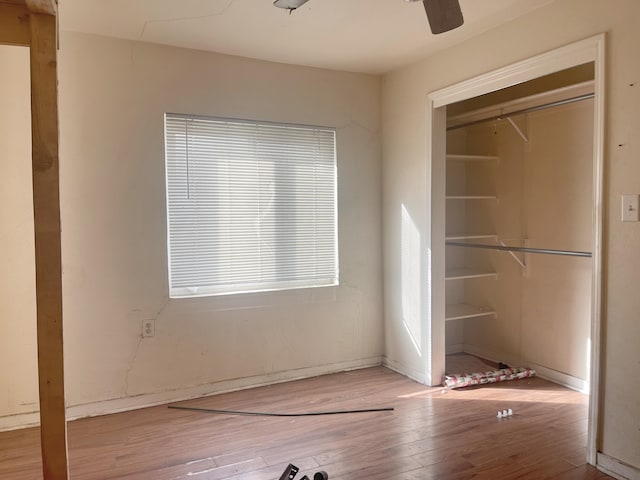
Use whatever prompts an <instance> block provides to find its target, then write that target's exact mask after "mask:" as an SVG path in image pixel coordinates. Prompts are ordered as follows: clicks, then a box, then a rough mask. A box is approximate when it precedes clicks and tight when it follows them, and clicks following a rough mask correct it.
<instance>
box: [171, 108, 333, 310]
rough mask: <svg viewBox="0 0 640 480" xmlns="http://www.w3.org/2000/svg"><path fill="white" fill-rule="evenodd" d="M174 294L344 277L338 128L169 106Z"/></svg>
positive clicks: (276, 287) (262, 287) (275, 287)
mask: <svg viewBox="0 0 640 480" xmlns="http://www.w3.org/2000/svg"><path fill="white" fill-rule="evenodd" d="M165 148H166V170H167V210H168V249H169V287H170V288H169V290H170V296H171V297H173V298H176V297H192V296H203V295H216V294H224V293H241V292H256V291H265V290H281V289H288V288H301V287H314V286H329V285H337V284H338V248H337V208H336V147H335V130H334V129H331V128H325V127H311V126H304V125H285V124H275V123H265V122H255V121H247V120H233V119H224V118H212V117H196V116H186V115H175V114H166V115H165Z"/></svg>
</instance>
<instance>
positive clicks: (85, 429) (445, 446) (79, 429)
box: [0, 367, 610, 480]
mask: <svg viewBox="0 0 640 480" xmlns="http://www.w3.org/2000/svg"><path fill="white" fill-rule="evenodd" d="M181 405H188V406H197V407H205V408H216V409H233V410H250V411H261V412H265V411H266V412H278V413H298V412H310V411H326V410H343V409H368V408H380V407H394V408H395V410H394V411H393V412H375V413H353V414H346V415H328V416H312V417H258V416H237V415H219V414H211V413H202V412H194V411H184V410H174V409H169V408H166V407H153V408H148V409H144V410H138V411H133V412H127V413H121V414H116V415H109V416H104V417H97V418H89V419H83V420H78V421H74V422H70V423H69V452H70V453H69V456H70V468H71V478H72V479H73V480H97V479H122V480H175V479H185V480H186V479H193V480H214V479H224V478H229V479H247V480H278V479H279V478H280V475H281V474H282V472H283V471H284V469H285V467H286V466H287V465H288V464H289V463H293V464H294V465H297V466H298V467H300V473H299V474H298V476H297V477H296V479H297V480H298V479H300V478H301V477H302V475H303V474H306V475H308V476H309V477H310V478H311V479H312V478H313V474H314V473H315V472H316V471H319V470H324V471H326V472H327V473H328V474H329V479H331V480H346V479H350V480H354V479H367V480H376V479H381V480H382V479H385V480H389V479H401V480H430V479H438V480H445V479H460V480H462V479H471V478H474V479H516V478H517V479H544V478H550V479H551V478H552V479H565V480H575V479H598V478H610V477H607V476H606V475H604V474H602V473H599V472H598V471H597V470H595V469H594V468H592V467H590V466H587V465H586V464H585V443H586V424H587V398H586V397H585V396H584V395H582V394H580V393H576V392H573V391H570V390H567V389H564V388H562V387H559V386H557V385H555V384H552V383H549V382H546V381H544V380H541V379H537V378H534V379H526V380H517V381H513V382H505V383H501V384H494V385H491V386H485V387H481V388H475V389H462V390H453V391H448V392H446V393H445V392H443V390H442V389H441V388H427V387H424V386H422V385H419V384H417V383H415V382H413V381H411V380H408V379H407V378H405V377H403V376H401V375H398V374H396V373H394V372H391V371H390V370H387V369H385V368H382V367H379V368H370V369H365V370H359V371H354V372H348V373H341V374H336V375H328V376H324V377H318V378H313V379H308V380H301V381H297V382H291V383H287V384H280V385H273V386H270V387H263V388H257V389H253V390H246V391H242V392H235V393H230V394H224V395H218V396H213V397H209V398H204V399H199V400H194V401H190V402H184V403H182V404H181ZM507 408H511V409H513V412H514V416H513V417H511V418H509V419H502V420H499V419H497V418H496V413H497V411H498V410H499V409H507ZM38 435H39V433H38V430H37V429H27V430H20V431H14V432H5V433H0V478H1V479H6V480H26V479H40V478H42V477H41V473H40V460H39V456H40V455H39V446H38Z"/></svg>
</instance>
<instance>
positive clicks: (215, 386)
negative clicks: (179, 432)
mask: <svg viewBox="0 0 640 480" xmlns="http://www.w3.org/2000/svg"><path fill="white" fill-rule="evenodd" d="M379 365H382V357H380V356H376V357H370V358H363V359H359V360H352V361H348V362H339V363H333V364H329V365H320V366H315V367H307V368H300V369H296V370H288V371H284V372H277V373H269V374H266V375H257V376H253V377H246V378H239V379H234V380H224V381H221V382H216V383H210V384H206V385H197V386H194V387H187V388H180V389H176V390H169V391H164V392H158V393H148V394H143V395H136V396H133V397H124V398H114V399H110V400H103V401H99V402H93V403H87V404H83V405H72V406H67V412H66V413H67V420H69V421H70V420H77V419H79V418H86V417H96V416H99V415H108V414H111V413H119V412H125V411H128V410H137V409H140V408H147V407H154V406H157V405H163V404H166V403H172V402H180V401H184V400H190V399H193V398H199V397H205V396H208V395H217V394H221V393H226V392H233V391H237V390H246V389H248V388H254V387H262V386H265V385H273V384H276V383H283V382H290V381H293V380H301V379H303V378H311V377H317V376H320V375H328V374H330V373H338V372H346V371H350V370H358V369H361V368H368V367H376V366H379ZM39 424H40V415H39V413H38V412H31V413H26V414H18V415H10V416H6V417H0V431H5V430H16V429H19V428H25V427H34V426H38V425H39Z"/></svg>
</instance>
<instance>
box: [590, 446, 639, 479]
mask: <svg viewBox="0 0 640 480" xmlns="http://www.w3.org/2000/svg"><path fill="white" fill-rule="evenodd" d="M596 466H597V467H598V470H600V471H601V472H604V473H606V474H607V475H610V476H612V477H614V478H617V479H618V480H640V470H639V469H637V468H636V467H632V466H631V465H627V464H626V463H624V462H621V461H620V460H616V459H615V458H613V457H610V456H609V455H606V454H604V453H600V452H598V457H597V465H596Z"/></svg>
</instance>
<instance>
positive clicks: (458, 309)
mask: <svg viewBox="0 0 640 480" xmlns="http://www.w3.org/2000/svg"><path fill="white" fill-rule="evenodd" d="M495 314H496V312H495V311H494V310H491V309H490V308H489V307H476V306H475V305H469V304H467V303H453V304H448V305H446V306H445V315H444V316H445V320H446V321H447V322H448V321H451V320H462V319H465V318H477V317H486V316H488V315H494V316H495Z"/></svg>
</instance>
